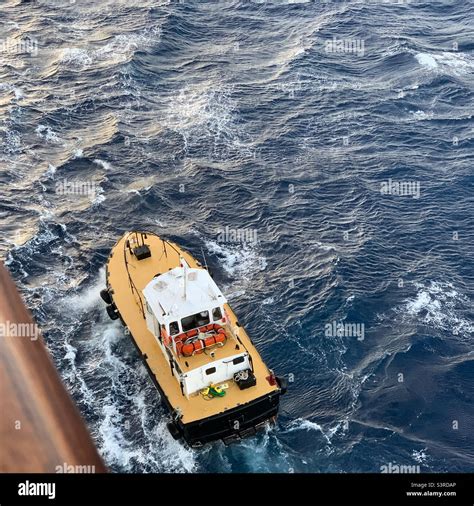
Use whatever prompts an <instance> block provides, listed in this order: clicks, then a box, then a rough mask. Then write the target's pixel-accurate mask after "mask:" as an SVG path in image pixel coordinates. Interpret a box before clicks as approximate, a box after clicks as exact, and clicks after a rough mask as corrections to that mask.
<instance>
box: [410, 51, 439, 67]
mask: <svg viewBox="0 0 474 506" xmlns="http://www.w3.org/2000/svg"><path fill="white" fill-rule="evenodd" d="M415 58H416V59H417V61H418V63H419V64H420V65H423V67H427V68H430V69H435V68H437V67H438V64H437V62H436V60H435V58H434V57H433V56H431V55H429V54H428V53H418V54H416V55H415Z"/></svg>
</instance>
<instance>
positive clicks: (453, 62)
mask: <svg viewBox="0 0 474 506" xmlns="http://www.w3.org/2000/svg"><path fill="white" fill-rule="evenodd" d="M415 58H416V60H417V61H418V63H419V64H420V65H421V66H422V67H424V68H425V69H427V70H429V71H430V72H441V73H447V74H453V75H457V76H463V75H465V74H468V73H471V72H472V71H473V70H474V59H473V58H472V57H471V56H469V55H468V54H466V53H463V52H460V51H459V52H447V51H444V52H441V53H438V54H429V53H417V54H415Z"/></svg>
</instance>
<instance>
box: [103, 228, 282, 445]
mask: <svg viewBox="0 0 474 506" xmlns="http://www.w3.org/2000/svg"><path fill="white" fill-rule="evenodd" d="M101 297H102V299H103V300H104V301H105V302H106V304H107V308H106V309H107V313H108V315H109V316H110V318H112V319H114V320H116V319H120V320H121V321H122V323H123V325H125V327H126V329H127V331H128V332H127V333H128V334H129V335H130V337H131V339H132V341H133V343H134V344H135V346H136V348H137V350H138V353H139V354H140V357H141V359H142V361H143V363H144V365H145V366H146V368H147V370H148V373H149V375H150V376H151V378H152V380H153V382H154V384H155V386H156V388H157V389H158V391H159V392H160V397H161V400H162V402H163V403H164V404H165V406H166V407H167V408H168V410H169V421H168V423H167V428H168V430H169V432H170V433H171V435H172V436H173V438H175V439H183V440H184V441H186V443H187V444H189V445H190V446H191V447H201V446H203V445H204V444H206V443H209V442H211V441H216V440H222V441H223V442H224V443H226V444H228V443H231V442H234V441H238V440H240V439H242V438H244V437H247V436H251V435H253V434H255V433H256V432H257V431H258V430H259V429H263V428H264V427H266V426H267V425H268V424H269V423H270V424H271V423H273V422H275V420H276V416H277V413H278V407H279V402H280V396H281V395H282V394H284V393H285V392H286V388H287V384H286V380H285V378H282V377H278V376H276V375H275V374H274V372H273V371H272V370H271V369H269V368H268V367H267V365H266V364H265V363H264V362H263V360H262V358H261V357H260V355H259V353H258V351H257V349H256V348H255V346H254V344H253V342H252V340H251V338H250V337H249V336H248V334H247V332H246V331H245V329H244V328H243V327H242V325H241V324H240V323H239V321H238V319H237V317H236V315H235V313H234V312H233V311H232V309H231V307H230V306H229V304H228V301H227V299H226V298H225V296H224V294H223V293H222V292H221V290H220V289H219V288H218V286H217V285H216V283H215V282H214V280H213V278H212V276H211V275H210V273H209V270H208V268H207V266H206V265H203V264H202V263H201V262H200V261H198V260H197V259H195V258H194V257H193V256H192V255H191V254H190V253H189V252H187V251H185V250H184V249H183V248H181V247H179V246H178V245H177V244H175V243H172V242H169V241H167V240H165V239H164V238H161V237H159V236H158V235H156V234H154V233H150V232H139V231H133V232H128V233H126V234H125V235H124V236H123V237H122V238H121V239H120V240H119V241H118V242H117V243H116V244H115V246H114V247H113V249H112V251H111V253H110V256H109V258H108V261H107V266H106V289H104V290H102V292H101Z"/></svg>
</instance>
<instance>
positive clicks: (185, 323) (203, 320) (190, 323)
mask: <svg viewBox="0 0 474 506" xmlns="http://www.w3.org/2000/svg"><path fill="white" fill-rule="evenodd" d="M209 321H210V320H209V311H201V312H200V313H196V314H193V315H192V316H186V318H183V319H182V320H181V326H182V327H183V332H187V331H188V330H191V329H195V328H197V327H202V326H203V325H207V324H208V323H209Z"/></svg>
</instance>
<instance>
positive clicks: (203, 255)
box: [201, 246, 209, 271]
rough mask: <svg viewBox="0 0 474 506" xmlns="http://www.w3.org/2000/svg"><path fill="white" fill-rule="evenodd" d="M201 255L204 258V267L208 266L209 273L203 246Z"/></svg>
mask: <svg viewBox="0 0 474 506" xmlns="http://www.w3.org/2000/svg"><path fill="white" fill-rule="evenodd" d="M201 254H202V258H203V260H204V265H205V266H206V271H208V270H209V268H208V266H207V259H206V255H205V254H204V250H203V249H202V246H201Z"/></svg>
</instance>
